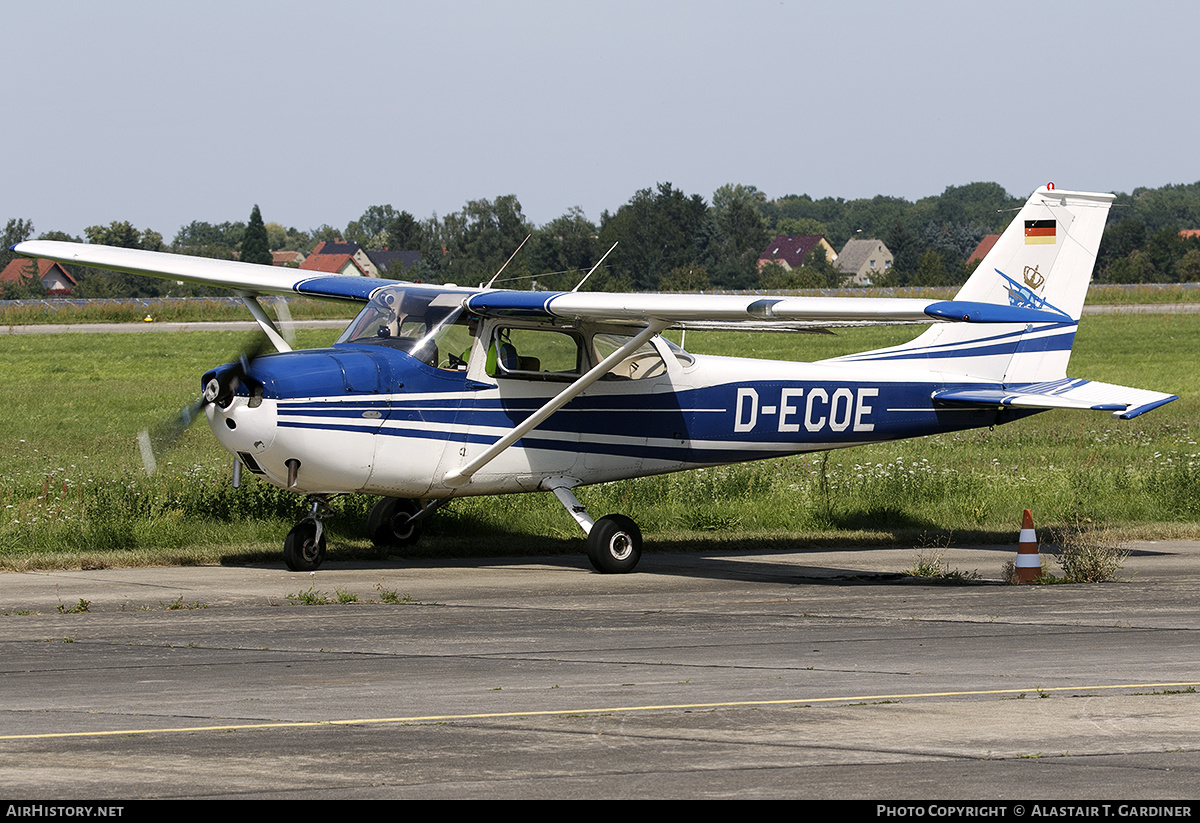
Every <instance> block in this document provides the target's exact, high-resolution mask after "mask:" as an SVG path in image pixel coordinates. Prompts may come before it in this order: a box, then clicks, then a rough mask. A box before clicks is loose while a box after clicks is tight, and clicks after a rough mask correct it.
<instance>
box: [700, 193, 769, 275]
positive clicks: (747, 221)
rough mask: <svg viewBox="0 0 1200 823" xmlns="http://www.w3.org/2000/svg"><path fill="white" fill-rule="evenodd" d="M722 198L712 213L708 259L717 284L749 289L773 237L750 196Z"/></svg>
mask: <svg viewBox="0 0 1200 823" xmlns="http://www.w3.org/2000/svg"><path fill="white" fill-rule="evenodd" d="M723 199H724V201H725V205H723V206H722V207H721V208H717V207H715V206H714V207H713V209H712V210H711V213H710V219H709V222H708V229H709V232H708V234H709V236H708V238H707V242H705V243H704V244H703V245H704V247H705V250H706V255H705V261H706V262H707V263H708V267H709V269H710V270H711V271H712V279H713V282H714V283H715V284H716V285H717V287H718V288H722V289H747V288H750V287H751V286H753V285H754V282H755V281H756V280H757V279H758V256H759V254H761V253H762V249H763V246H764V245H766V243H767V241H768V240H769V239H770V238H769V237H768V235H767V229H766V226H765V225H764V223H763V219H762V215H761V214H760V213H759V211H758V209H757V207H756V205H755V201H754V200H753V199H751V197H747V196H743V197H740V198H723Z"/></svg>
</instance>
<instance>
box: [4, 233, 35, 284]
mask: <svg viewBox="0 0 1200 823" xmlns="http://www.w3.org/2000/svg"><path fill="white" fill-rule="evenodd" d="M32 236H33V221H32V220H23V219H21V218H17V217H13V218H10V219H9V221H8V223H7V224H5V226H4V239H3V241H0V242H3V244H4V245H3V246H2V247H0V269H3V268H4V267H5V266H7V265H8V264H9V263H11V262H12V259H13V258H14V257H16V255H15V254H13V252H12V251H11V249H12V247H13V246H15V245H16V244H17V243H24V242H25V241H26V240H28V239H29V238H30V237H32ZM9 299H13V298H9Z"/></svg>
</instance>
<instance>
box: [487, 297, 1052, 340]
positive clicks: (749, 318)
mask: <svg viewBox="0 0 1200 823" xmlns="http://www.w3.org/2000/svg"><path fill="white" fill-rule="evenodd" d="M466 306H467V310H468V311H471V312H474V313H476V314H479V315H483V316H485V317H525V318H545V319H558V320H591V321H597V322H616V323H634V324H639V325H641V324H648V323H657V322H665V323H667V324H668V325H672V326H677V327H681V328H715V327H728V328H734V327H737V328H746V329H754V328H770V329H772V330H776V331H781V330H785V329H788V328H795V329H803V328H814V327H815V328H829V327H833V326H844V325H859V324H872V323H887V324H898V323H934V322H966V323H1062V322H1071V319H1070V317H1068V316H1067V315H1065V314H1063V313H1062V312H1058V311H1053V310H1045V309H1032V308H1024V307H1016V306H1010V305H1001V304H993V303H976V302H968V301H961V300H919V299H901V298H883V297H783V296H774V297H769V296H763V295H717V294H610V293H604V292H586V293H583V292H551V293H546V292H528V291H485V292H480V293H477V294H474V295H472V296H471V297H469V298H468V299H467V302H466Z"/></svg>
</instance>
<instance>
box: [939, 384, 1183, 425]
mask: <svg viewBox="0 0 1200 823" xmlns="http://www.w3.org/2000/svg"><path fill="white" fill-rule="evenodd" d="M933 399H934V401H935V402H939V403H947V404H951V405H956V406H987V407H997V406H1012V407H1014V408H1026V409H1084V410H1089V409H1090V410H1093V411H1111V412H1112V413H1113V417H1118V418H1120V419H1122V420H1130V419H1132V418H1134V417H1137V416H1139V415H1142V414H1145V413H1146V412H1148V411H1150V410H1151V409H1156V408H1158V407H1159V406H1162V405H1165V404H1167V403H1170V402H1171V401H1172V400H1178V399H1179V398H1178V396H1176V395H1174V394H1164V393H1162V392H1156V391H1149V390H1147V389H1134V388H1130V387H1129V386H1116V385H1113V384H1112V383H1097V382H1095V381H1092V380H1071V379H1069V378H1068V379H1066V380H1056V381H1054V382H1052V383H1035V384H1030V385H1026V386H1013V387H1010V388H998V389H949V390H946V391H940V392H935V393H934V395H933Z"/></svg>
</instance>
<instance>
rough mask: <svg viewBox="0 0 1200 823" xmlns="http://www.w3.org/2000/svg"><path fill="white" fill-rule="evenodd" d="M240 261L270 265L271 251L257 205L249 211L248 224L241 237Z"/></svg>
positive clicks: (265, 228)
mask: <svg viewBox="0 0 1200 823" xmlns="http://www.w3.org/2000/svg"><path fill="white" fill-rule="evenodd" d="M241 260H242V261H243V262H245V263H258V264H260V265H263V266H269V265H271V249H270V247H269V245H268V240H267V227H266V224H264V223H263V219H262V212H260V211H259V210H258V204H257V203H255V204H254V208H253V209H252V210H251V211H250V222H248V223H247V224H246V231H245V233H244V234H243V235H242V253H241Z"/></svg>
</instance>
